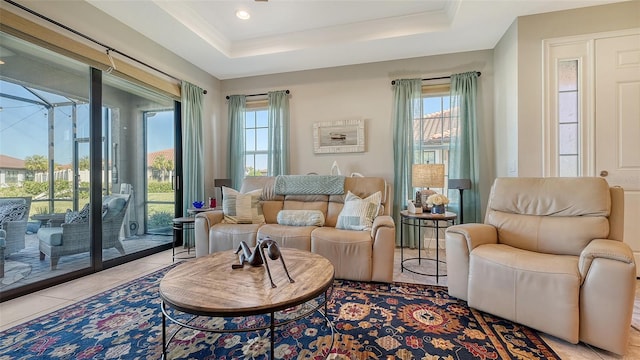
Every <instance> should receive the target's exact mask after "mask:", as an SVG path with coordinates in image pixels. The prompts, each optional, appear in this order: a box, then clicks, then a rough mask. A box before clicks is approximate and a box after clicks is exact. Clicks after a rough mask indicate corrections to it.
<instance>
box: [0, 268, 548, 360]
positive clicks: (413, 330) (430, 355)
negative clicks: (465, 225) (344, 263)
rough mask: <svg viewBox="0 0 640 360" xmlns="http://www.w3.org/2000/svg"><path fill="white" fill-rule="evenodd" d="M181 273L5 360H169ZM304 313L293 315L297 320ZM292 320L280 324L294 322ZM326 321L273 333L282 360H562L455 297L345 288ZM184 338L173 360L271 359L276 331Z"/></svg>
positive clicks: (22, 343)
mask: <svg viewBox="0 0 640 360" xmlns="http://www.w3.org/2000/svg"><path fill="white" fill-rule="evenodd" d="M171 267H172V266H170V267H167V268H165V269H162V270H159V271H156V272H154V273H151V274H149V275H147V276H144V277H142V278H140V279H136V280H134V281H131V282H129V283H126V284H123V285H121V286H118V287H116V288H114V289H112V290H110V291H106V292H104V293H101V294H99V295H96V296H93V297H91V298H88V299H86V300H84V301H81V302H78V303H76V304H74V305H71V306H68V307H66V308H63V309H60V310H58V311H55V312H53V313H51V314H48V315H45V316H42V317H40V318H37V319H34V320H32V321H29V322H27V323H24V324H22V325H19V326H16V327H14V328H11V329H8V330H6V331H4V332H0V360H6V359H160V358H161V357H162V313H161V310H160V298H159V296H158V286H159V283H160V280H161V279H162V277H163V275H164V274H165V273H166V272H167V271H168V270H169V269H171ZM294 312H295V311H293V310H292V311H291V313H294ZM288 313H289V312H288V311H284V312H283V313H282V314H281V315H282V316H284V317H286V316H287V315H288ZM328 318H329V319H330V320H331V322H332V323H333V325H334V328H335V334H334V336H333V337H332V332H331V327H329V326H328V325H327V322H326V320H325V318H324V317H323V316H322V314H320V313H319V312H315V313H313V314H312V315H310V316H308V317H306V318H303V319H300V320H297V321H293V322H289V323H288V324H286V325H283V326H281V327H279V328H276V330H275V332H274V337H275V350H274V352H273V358H275V359H324V358H327V357H328V358H329V359H385V360H386V359H425V360H435V359H447V360H449V359H450V360H454V359H559V357H558V356H557V355H556V354H555V353H554V352H553V350H552V349H551V348H549V346H548V345H547V344H546V343H545V342H544V341H543V340H542V339H541V338H540V337H539V336H538V334H537V333H536V332H535V331H532V330H531V329H529V328H526V327H524V326H521V325H517V324H514V323H511V322H509V321H506V320H503V319H499V318H496V317H493V316H490V315H487V314H483V313H481V312H478V311H475V310H473V309H470V308H469V307H468V306H467V305H466V303H465V302H464V301H461V300H458V299H455V298H452V297H449V295H448V294H447V291H446V288H443V287H437V286H427V285H415V284H404V283H393V284H380V283H361V282H352V281H340V280H337V281H336V282H335V285H334V290H333V294H332V297H331V299H330V301H329V303H328ZM265 322H268V318H265V317H260V316H252V317H247V318H228V319H227V318H222V319H211V318H206V317H196V318H194V319H192V322H191V324H196V325H198V326H206V327H209V328H214V329H221V328H228V327H233V328H236V329H243V328H247V327H252V326H256V325H260V324H263V323H265ZM176 330H179V331H177V333H176V335H175V337H174V338H173V339H172V340H171V342H170V343H169V346H168V350H167V358H168V359H220V360H225V359H269V358H270V356H271V353H270V333H269V330H263V331H249V332H237V333H225V334H219V333H210V332H201V331H197V330H191V329H187V328H183V329H180V328H179V327H178V326H177V325H175V324H172V325H168V330H167V331H168V333H169V334H170V333H173V332H175V331H176Z"/></svg>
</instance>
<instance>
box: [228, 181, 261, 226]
mask: <svg viewBox="0 0 640 360" xmlns="http://www.w3.org/2000/svg"><path fill="white" fill-rule="evenodd" d="M261 195H262V189H257V190H253V191H249V192H248V193H245V194H242V193H240V192H238V191H236V190H234V189H231V188H228V187H223V188H222V196H223V200H222V212H224V219H223V222H224V223H227V224H264V223H265V219H264V215H263V213H262V204H260V196H261Z"/></svg>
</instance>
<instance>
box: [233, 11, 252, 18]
mask: <svg viewBox="0 0 640 360" xmlns="http://www.w3.org/2000/svg"><path fill="white" fill-rule="evenodd" d="M236 17H237V18H238V19H241V20H248V19H249V18H250V17H251V14H249V12H248V11H246V10H238V11H236Z"/></svg>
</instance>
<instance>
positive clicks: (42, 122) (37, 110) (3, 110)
mask: <svg viewBox="0 0 640 360" xmlns="http://www.w3.org/2000/svg"><path fill="white" fill-rule="evenodd" d="M1 85H2V89H0V92H2V93H7V92H9V93H11V91H13V93H14V94H17V91H18V90H17V89H15V88H12V87H10V86H9V85H7V83H4V82H2V84H1ZM20 95H21V96H28V95H25V94H20ZM51 96H54V97H55V96H56V95H51ZM32 98H33V97H32ZM34 99H35V98H34ZM63 99H64V98H63ZM63 99H57V100H60V101H65V100H66V99H64V100H63ZM76 108H77V119H78V121H77V124H78V126H77V136H78V137H79V138H83V137H88V136H89V120H88V119H89V105H88V104H81V105H79V106H77V107H76ZM149 124H150V125H151V126H149V130H148V136H147V146H148V151H149V152H154V151H159V150H165V149H170V148H173V143H174V139H173V137H174V131H173V125H172V124H173V111H168V112H158V113H156V115H155V116H152V117H150V120H149ZM47 125H48V117H47V109H46V108H45V107H44V106H43V105H39V104H33V103H29V102H23V101H17V100H13V99H10V98H6V97H0V154H2V155H7V156H11V157H14V158H17V159H22V160H24V159H25V158H26V157H28V156H33V155H44V156H47V154H48V142H49V141H48V129H47ZM72 140H73V134H72V128H71V106H60V107H56V108H54V144H56V147H55V162H56V163H58V164H70V163H71V157H72V154H73V146H72V145H73V144H72ZM79 153H80V157H83V156H86V155H88V153H89V144H88V143H81V144H80V147H79Z"/></svg>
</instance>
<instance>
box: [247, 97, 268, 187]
mask: <svg viewBox="0 0 640 360" xmlns="http://www.w3.org/2000/svg"><path fill="white" fill-rule="evenodd" d="M268 111H269V109H268V102H267V100H256V101H248V102H247V104H246V109H245V122H244V124H243V131H244V135H245V145H244V167H245V168H244V175H245V176H266V175H267V174H268V172H269V162H268V154H269V120H268V115H269V114H268ZM259 112H265V113H266V114H265V115H266V116H267V123H266V126H262V125H260V126H258V113H259ZM250 114H254V115H253V116H254V117H253V120H254V125H253V127H248V126H247V123H248V122H249V116H250ZM265 129H266V131H267V136H266V139H265V140H266V147H265V148H264V150H263V149H258V143H259V139H261V138H262V137H258V130H265ZM249 131H254V136H253V139H254V143H253V147H252V149H253V150H249V143H248V141H247V140H248V139H249V136H248V132H249ZM262 155H264V156H265V157H266V158H267V163H266V165H265V166H266V167H265V169H257V166H256V156H262ZM249 157H253V161H252V162H251V163H252V165H253V166H252V167H251V168H253V173H251V172H250V171H249ZM258 171H259V172H258Z"/></svg>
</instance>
